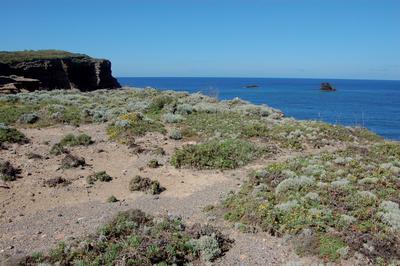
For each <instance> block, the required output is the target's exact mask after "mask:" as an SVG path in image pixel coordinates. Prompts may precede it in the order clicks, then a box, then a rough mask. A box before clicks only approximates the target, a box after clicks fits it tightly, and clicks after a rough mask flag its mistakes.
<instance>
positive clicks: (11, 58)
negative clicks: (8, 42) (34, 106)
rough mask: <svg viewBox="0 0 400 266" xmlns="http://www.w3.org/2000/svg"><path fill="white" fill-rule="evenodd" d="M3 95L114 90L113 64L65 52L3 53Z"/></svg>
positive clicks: (0, 68)
mask: <svg viewBox="0 0 400 266" xmlns="http://www.w3.org/2000/svg"><path fill="white" fill-rule="evenodd" d="M0 76H1V77H0V92H3V93H14V92H19V91H24V90H26V91H34V90H54V89H74V88H75V89H79V90H81V91H92V90H96V89H115V88H119V87H120V84H119V83H118V81H117V80H116V79H115V78H114V77H113V76H112V73H111V62H110V61H109V60H105V59H95V58H91V57H89V56H87V55H83V54H73V53H69V52H64V51H54V50H46V51H21V52H0Z"/></svg>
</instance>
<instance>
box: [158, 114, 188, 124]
mask: <svg viewBox="0 0 400 266" xmlns="http://www.w3.org/2000/svg"><path fill="white" fill-rule="evenodd" d="M162 120H163V121H164V122H165V123H170V124H174V123H180V122H182V121H183V116H181V115H179V114H171V113H166V114H164V115H163V116H162Z"/></svg>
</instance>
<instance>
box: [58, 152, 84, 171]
mask: <svg viewBox="0 0 400 266" xmlns="http://www.w3.org/2000/svg"><path fill="white" fill-rule="evenodd" d="M85 165H86V161H85V158H83V157H78V156H75V155H72V154H66V155H65V156H64V158H63V159H62V160H61V168H63V169H69V168H77V167H80V166H85Z"/></svg>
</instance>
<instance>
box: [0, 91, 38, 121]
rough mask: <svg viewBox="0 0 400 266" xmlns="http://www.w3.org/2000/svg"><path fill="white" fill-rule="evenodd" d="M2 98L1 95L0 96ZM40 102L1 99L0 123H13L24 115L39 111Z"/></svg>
mask: <svg viewBox="0 0 400 266" xmlns="http://www.w3.org/2000/svg"><path fill="white" fill-rule="evenodd" d="M0 99H1V97H0ZM39 109H40V106H39V105H38V104H25V103H21V102H19V101H18V100H17V101H15V102H4V101H0V123H5V124H13V123H15V122H17V120H18V119H19V118H20V117H21V116H22V115H23V114H28V113H32V112H36V111H39Z"/></svg>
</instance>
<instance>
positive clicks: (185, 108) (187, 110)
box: [176, 103, 194, 115]
mask: <svg viewBox="0 0 400 266" xmlns="http://www.w3.org/2000/svg"><path fill="white" fill-rule="evenodd" d="M193 111H194V110H193V106H192V105H190V104H187V103H183V104H179V105H177V106H176V112H177V113H178V114H181V115H188V114H191V113H193Z"/></svg>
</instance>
